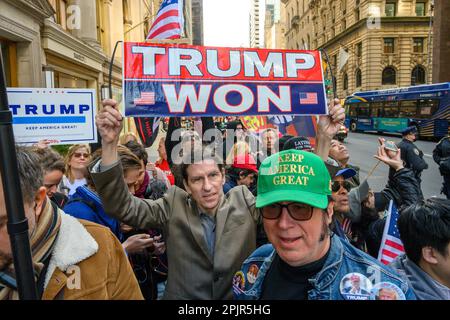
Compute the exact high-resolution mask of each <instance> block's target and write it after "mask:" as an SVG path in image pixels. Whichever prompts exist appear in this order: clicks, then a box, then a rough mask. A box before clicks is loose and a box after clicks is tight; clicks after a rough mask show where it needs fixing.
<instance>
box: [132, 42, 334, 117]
mask: <svg viewBox="0 0 450 320" xmlns="http://www.w3.org/2000/svg"><path fill="white" fill-rule="evenodd" d="M321 63H322V59H321V56H320V52H319V51H294V50H272V49H270V50H269V49H245V48H219V47H200V46H189V45H180V44H176V45H174V44H150V43H130V42H128V43H125V44H124V77H123V78H124V80H123V81H124V83H123V88H124V105H125V114H126V115H127V116H134V117H139V116H142V117H149V116H150V117H153V116H169V117H170V116H172V117H173V116H226V115H235V116H251V115H319V114H326V113H327V107H326V104H327V103H326V96H325V88H324V83H323V82H324V81H323V74H322V65H321Z"/></svg>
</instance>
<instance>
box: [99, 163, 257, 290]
mask: <svg viewBox="0 0 450 320" xmlns="http://www.w3.org/2000/svg"><path fill="white" fill-rule="evenodd" d="M98 167H99V166H98V165H97V166H94V168H98ZM91 171H92V170H91ZM94 171H95V170H94ZM91 175H92V177H93V180H94V182H95V187H96V190H97V192H98V194H99V195H100V197H101V200H102V203H103V204H104V208H105V211H106V212H107V213H108V214H110V215H112V216H114V217H115V218H117V219H119V220H121V221H123V222H124V223H126V224H128V225H131V226H134V227H137V228H141V229H147V228H161V229H163V231H164V234H165V237H166V246H167V256H168V263H169V274H168V279H167V286H166V291H165V296H164V298H165V299H231V298H232V279H233V275H234V273H235V272H236V271H238V270H239V269H240V267H241V264H242V262H243V261H244V260H245V258H247V257H248V256H249V255H250V254H251V253H252V252H253V251H254V250H255V247H256V229H257V223H258V221H259V219H260V217H259V212H258V210H257V209H256V208H255V198H254V196H253V195H252V194H251V192H250V191H249V190H248V189H247V188H246V187H236V188H234V189H233V190H231V191H230V192H229V193H228V194H227V195H226V196H224V198H223V199H222V200H221V203H220V206H219V209H218V212H217V215H216V239H215V240H216V243H215V250H214V252H215V253H214V257H212V256H211V255H210V254H209V252H208V250H207V244H206V240H205V237H204V233H203V228H202V225H201V221H200V216H199V211H198V209H197V206H196V204H195V202H194V201H193V200H191V198H190V197H189V195H188V194H187V193H186V192H185V191H183V190H182V189H180V188H178V187H172V188H170V189H169V191H168V192H167V194H166V195H165V196H164V197H163V198H161V199H158V200H156V201H150V200H141V199H138V198H135V197H133V196H132V195H131V194H130V193H129V192H128V189H127V186H126V185H125V183H124V180H123V178H122V168H121V165H120V164H119V163H118V164H117V165H116V166H114V167H112V168H110V169H108V170H107V171H105V172H102V173H94V172H91Z"/></svg>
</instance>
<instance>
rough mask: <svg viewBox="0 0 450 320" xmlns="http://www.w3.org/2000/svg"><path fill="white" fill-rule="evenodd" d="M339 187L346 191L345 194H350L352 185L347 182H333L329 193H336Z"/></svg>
mask: <svg viewBox="0 0 450 320" xmlns="http://www.w3.org/2000/svg"><path fill="white" fill-rule="evenodd" d="M341 186H342V187H343V188H344V189H345V190H347V192H350V190H351V189H352V185H351V184H350V182H348V181H333V184H332V185H331V191H333V192H338V191H339V190H340V189H341Z"/></svg>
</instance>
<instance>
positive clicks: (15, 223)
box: [0, 51, 38, 300]
mask: <svg viewBox="0 0 450 320" xmlns="http://www.w3.org/2000/svg"><path fill="white" fill-rule="evenodd" d="M3 70H4V69H3V56H2V53H1V51H0V154H1V155H2V156H1V157H0V173H1V177H2V184H3V193H4V198H5V204H6V212H7V216H8V233H9V238H10V241H11V248H12V254H13V261H14V270H15V274H16V279H17V290H18V292H19V299H20V300H38V295H37V290H36V283H35V280H34V268H33V260H32V255H31V248H30V239H29V234H28V219H27V218H26V217H25V211H24V208H23V197H22V190H21V188H20V179H19V170H18V168H17V155H16V149H15V141H14V134H13V128H12V113H11V111H10V110H9V103H8V96H7V92H6V80H5V79H6V78H5V73H4V71H3Z"/></svg>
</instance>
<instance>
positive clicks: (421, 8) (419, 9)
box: [416, 2, 425, 17]
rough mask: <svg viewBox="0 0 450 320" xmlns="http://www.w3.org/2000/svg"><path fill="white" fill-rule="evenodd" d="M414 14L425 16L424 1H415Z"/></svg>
mask: <svg viewBox="0 0 450 320" xmlns="http://www.w3.org/2000/svg"><path fill="white" fill-rule="evenodd" d="M416 16H418V17H423V16H425V2H416Z"/></svg>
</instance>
